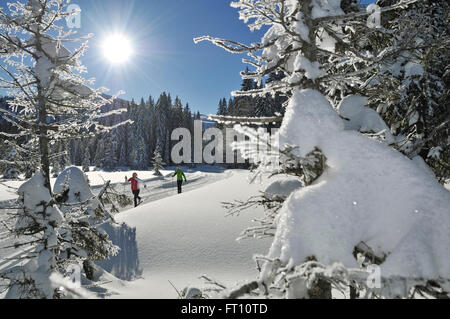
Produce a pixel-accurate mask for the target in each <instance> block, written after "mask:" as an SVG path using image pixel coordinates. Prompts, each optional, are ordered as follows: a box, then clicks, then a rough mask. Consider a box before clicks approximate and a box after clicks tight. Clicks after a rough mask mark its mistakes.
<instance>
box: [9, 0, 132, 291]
mask: <svg viewBox="0 0 450 319" xmlns="http://www.w3.org/2000/svg"><path fill="white" fill-rule="evenodd" d="M68 3H69V1H66V0H51V1H47V0H28V1H26V3H23V2H21V1H15V2H11V3H8V4H7V5H6V7H5V8H2V9H0V58H1V60H2V61H1V63H0V69H1V72H0V76H1V77H0V85H1V87H2V88H5V89H7V90H8V91H9V93H8V94H9V95H10V96H12V97H13V99H12V100H11V101H9V107H10V108H11V110H6V109H1V110H0V112H1V113H2V114H3V115H5V116H8V117H9V118H10V119H12V122H13V123H14V125H16V126H17V128H18V132H19V133H17V134H13V135H6V136H5V135H4V136H5V137H6V138H8V139H10V143H11V144H14V140H15V138H17V137H26V138H27V141H28V145H31V146H30V148H28V150H29V151H30V152H31V153H30V154H31V155H33V156H34V157H35V158H36V159H35V160H36V162H39V171H38V172H37V173H36V174H35V175H34V176H33V177H32V178H31V179H30V180H29V181H28V182H26V183H25V184H24V185H22V187H21V188H20V189H19V194H20V204H21V208H20V209H19V210H18V211H17V215H16V216H15V217H16V218H17V224H16V228H15V229H12V232H13V233H14V235H16V236H18V237H19V238H21V239H22V243H20V244H18V245H17V247H22V246H25V245H29V246H31V249H30V250H27V253H26V254H25V255H23V256H21V259H22V260H27V262H26V263H25V264H24V265H23V266H17V267H15V268H13V269H9V270H6V271H3V272H2V274H1V276H2V277H3V278H6V279H8V280H9V281H10V289H9V291H8V296H9V297H12V298H64V297H69V296H85V294H84V292H83V290H82V289H77V287H74V286H73V283H72V282H71V281H70V280H69V279H67V278H66V279H64V278H63V277H62V275H64V269H65V266H66V265H67V263H73V264H75V265H79V266H81V265H80V263H81V264H82V263H83V261H85V260H88V259H89V258H90V257H89V255H90V254H89V253H87V250H86V249H81V247H79V245H78V244H79V242H77V239H76V236H75V234H77V233H78V234H80V231H81V229H84V230H85V231H86V234H92V235H93V237H95V236H97V235H98V238H103V239H104V236H103V234H102V233H101V232H99V231H98V230H97V229H95V228H94V227H91V226H89V225H88V224H86V223H84V222H83V221H82V220H81V219H77V218H75V217H74V216H76V214H75V215H74V214H71V215H70V216H65V214H64V209H63V210H61V209H60V207H61V205H59V204H58V203H59V202H60V201H59V197H60V196H64V194H56V195H55V194H54V193H53V192H52V187H51V185H50V162H51V161H52V160H54V159H53V158H52V156H51V155H50V154H49V153H50V152H49V149H50V146H51V145H54V144H55V143H57V142H62V141H67V140H68V139H72V138H81V137H89V136H94V134H95V133H96V132H97V133H98V132H100V133H102V132H108V131H109V130H111V129H112V128H111V127H105V126H103V125H100V124H99V122H98V120H99V118H102V117H107V116H109V115H111V114H120V113H122V112H124V111H126V110H115V111H113V112H109V113H102V112H101V107H102V106H103V105H105V104H107V103H111V102H112V100H113V99H114V97H113V98H111V99H105V98H104V96H103V94H102V93H104V92H105V90H104V89H98V90H96V89H92V88H91V87H90V86H91V85H92V84H93V82H94V81H93V79H90V80H86V79H84V78H83V76H82V73H84V72H85V67H84V66H83V65H82V63H81V62H80V60H79V58H80V57H81V56H82V55H83V54H84V52H85V50H86V47H87V41H85V42H83V43H82V44H81V46H80V47H79V48H78V49H76V50H75V51H74V52H71V51H70V50H68V49H67V48H66V47H65V46H64V45H63V44H64V43H68V42H71V43H73V42H78V41H84V40H86V39H87V38H89V36H88V37H80V38H75V37H74V34H75V32H74V31H73V30H69V31H65V23H64V22H65V21H64V19H65V18H68V17H70V16H71V15H73V14H76V12H74V11H71V12H68V10H67V8H68ZM17 110H20V111H21V112H20V113H17V112H15V111H17ZM122 124H124V123H120V124H118V125H122ZM19 147H20V146H19ZM21 149H23V148H21ZM63 155H64V154H63ZM57 195H58V196H57ZM78 213H79V216H83V215H84V213H85V212H84V211H83V210H80V211H79V212H78ZM80 218H81V217H80ZM70 234H72V235H70ZM94 234H95V236H94ZM30 236H32V237H30ZM30 238H31V239H30ZM103 243H104V244H105V245H106V246H104V248H105V249H102V250H100V251H101V252H105V254H102V256H103V257H106V256H107V255H108V254H109V252H111V251H112V250H113V249H110V248H111V247H110V243H109V242H108V241H107V240H106V241H104V242H103ZM108 247H109V248H108ZM97 257H98V256H97ZM61 287H64V288H65V289H59V288H61Z"/></svg>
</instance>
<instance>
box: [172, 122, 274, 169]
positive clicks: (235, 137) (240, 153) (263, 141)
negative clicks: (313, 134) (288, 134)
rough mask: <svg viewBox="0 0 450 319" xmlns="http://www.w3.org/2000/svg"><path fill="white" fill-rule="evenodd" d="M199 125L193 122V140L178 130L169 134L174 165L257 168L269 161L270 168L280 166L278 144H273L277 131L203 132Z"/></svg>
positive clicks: (189, 135) (182, 129) (180, 129)
mask: <svg viewBox="0 0 450 319" xmlns="http://www.w3.org/2000/svg"><path fill="white" fill-rule="evenodd" d="M202 125H203V124H202V121H200V120H196V121H195V122H194V136H193V137H192V135H191V132H190V131H189V130H188V129H186V128H177V129H175V130H174V131H173V132H172V135H171V139H172V141H177V142H178V143H177V144H176V145H175V146H174V147H173V148H172V152H171V159H172V162H173V163H175V164H181V163H185V164H190V163H195V164H202V163H206V164H214V163H216V164H223V163H226V164H243V163H245V162H246V160H248V161H249V163H251V164H258V163H259V162H260V161H261V160H263V159H265V160H267V158H269V157H270V158H271V163H272V164H273V166H277V165H278V164H279V152H278V151H277V150H278V149H277V148H276V145H278V143H277V141H276V140H275V139H276V138H277V137H278V134H276V133H277V129H272V130H271V131H270V132H268V131H267V130H266V129H263V128H259V129H258V130H252V129H249V128H242V130H235V129H232V128H227V129H225V130H220V129H218V128H209V129H207V130H205V131H203V127H202ZM244 131H249V132H250V131H252V132H253V134H248V135H247V134H245V133H243V132H244ZM224 133H225V136H224ZM192 147H193V149H192Z"/></svg>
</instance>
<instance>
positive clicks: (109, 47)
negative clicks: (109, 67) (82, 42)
mask: <svg viewBox="0 0 450 319" xmlns="http://www.w3.org/2000/svg"><path fill="white" fill-rule="evenodd" d="M103 54H104V56H105V57H106V58H107V59H108V61H109V62H111V63H114V64H119V63H124V62H126V61H128V60H129V58H130V57H131V55H132V54H133V48H132V46H131V43H130V40H129V39H128V38H127V37H126V36H124V35H123V34H113V35H110V36H108V37H107V38H106V39H105V41H104V42H103Z"/></svg>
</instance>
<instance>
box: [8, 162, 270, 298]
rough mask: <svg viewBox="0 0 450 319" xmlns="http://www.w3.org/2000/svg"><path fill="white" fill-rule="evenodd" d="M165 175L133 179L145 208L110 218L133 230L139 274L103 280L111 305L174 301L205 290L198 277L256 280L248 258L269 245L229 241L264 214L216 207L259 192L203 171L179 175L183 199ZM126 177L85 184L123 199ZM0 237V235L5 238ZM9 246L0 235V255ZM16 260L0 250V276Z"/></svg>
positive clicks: (236, 174) (231, 176)
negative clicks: (189, 290) (114, 301)
mask: <svg viewBox="0 0 450 319" xmlns="http://www.w3.org/2000/svg"><path fill="white" fill-rule="evenodd" d="M172 172H173V171H172V170H165V171H163V172H162V173H163V175H164V177H155V176H154V175H153V173H152V172H149V171H142V172H139V171H138V172H137V173H138V175H139V177H140V178H141V179H143V180H144V183H145V184H146V185H147V188H146V189H143V191H142V194H141V196H142V197H143V199H144V203H143V204H141V205H140V206H139V207H137V208H136V209H135V208H133V207H128V208H126V209H125V210H124V211H123V212H122V213H120V214H117V215H116V216H115V218H116V220H117V221H118V222H125V223H127V224H128V225H129V226H131V227H136V228H137V241H138V249H139V259H140V266H141V268H142V269H143V274H142V278H140V279H138V280H136V281H133V282H124V281H120V280H116V279H114V278H113V277H111V278H109V279H112V282H111V283H109V284H107V285H106V287H107V288H108V289H109V290H110V291H111V293H112V295H111V298H177V297H178V294H177V291H176V290H175V289H174V288H173V287H172V285H171V283H172V284H173V285H174V286H175V287H177V289H178V290H182V289H183V288H185V287H186V286H189V285H194V286H204V282H203V281H202V280H200V279H199V277H200V276H201V275H207V276H209V277H211V278H214V279H216V280H217V281H219V282H221V283H224V284H226V285H232V284H234V283H235V282H236V281H239V280H244V279H247V280H248V279H251V278H255V276H256V275H257V271H256V268H255V263H254V262H253V259H252V257H253V254H255V253H258V254H265V253H266V252H267V251H268V248H269V245H270V240H264V241H261V240H245V241H240V242H238V241H236V238H237V237H238V236H239V234H240V233H241V231H242V230H244V228H246V227H247V226H249V225H251V220H252V219H253V218H255V217H261V216H262V214H263V211H262V209H256V210H253V211H250V212H245V213H243V214H242V215H241V216H238V217H236V216H234V217H231V216H230V217H227V216H226V213H227V212H226V210H224V208H223V207H222V205H221V203H222V202H225V201H233V200H236V199H242V200H244V199H247V198H248V197H250V196H253V195H257V194H258V191H259V190H261V189H263V188H264V185H259V184H255V185H248V183H247V175H248V171H244V170H226V171H224V170H222V169H220V168H215V167H209V166H204V167H200V168H198V169H192V170H189V169H186V170H185V172H186V176H187V179H188V183H187V184H185V185H184V187H183V191H184V193H183V194H181V195H178V194H176V193H177V192H176V185H175V183H174V182H173V179H172V175H171V174H172ZM132 173H133V172H132V171H123V172H100V171H99V172H89V173H88V178H89V181H90V183H91V185H92V188H93V190H94V192H96V191H98V190H100V188H101V185H103V182H104V181H106V180H111V182H112V183H113V184H114V186H115V187H116V189H117V190H118V191H121V192H129V188H130V186H129V185H128V184H125V183H124V182H123V181H124V176H125V175H127V176H128V177H130V176H131V175H132ZM15 183H17V184H18V185H17V186H20V184H21V183H23V182H8V183H6V184H7V185H8V186H9V187H17V186H16V185H15ZM2 187H3V188H2V189H0V194H2V195H1V196H2V199H3V200H5V199H7V200H11V199H13V198H14V197H13V194H14V193H12V192H9V191H8V188H7V187H6V186H5V185H2ZM5 216H6V215H5V211H2V212H1V211H0V219H2V218H3V219H5ZM0 233H4V235H6V234H7V233H6V231H5V230H3V231H0ZM2 238H3V239H2ZM12 243H13V239H12V238H8V237H1V234H0V247H5V246H9V245H11V244H12ZM16 253H17V252H15V251H14V249H11V248H10V249H0V268H3V267H5V266H6V265H9V264H10V262H9V258H10V257H11V254H16ZM169 281H170V282H171V283H170V282H169Z"/></svg>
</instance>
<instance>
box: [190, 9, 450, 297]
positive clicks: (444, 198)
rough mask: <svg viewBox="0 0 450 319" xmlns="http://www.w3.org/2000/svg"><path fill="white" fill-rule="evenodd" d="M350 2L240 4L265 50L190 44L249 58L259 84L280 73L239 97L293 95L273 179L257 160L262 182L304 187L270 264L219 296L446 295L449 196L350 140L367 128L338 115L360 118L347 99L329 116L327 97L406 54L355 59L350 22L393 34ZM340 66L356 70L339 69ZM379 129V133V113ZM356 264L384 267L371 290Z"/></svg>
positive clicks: (376, 147)
mask: <svg viewBox="0 0 450 319" xmlns="http://www.w3.org/2000/svg"><path fill="white" fill-rule="evenodd" d="M350 2H352V1H342V2H341V1H339V0H336V1H325V0H301V1H300V0H240V1H236V2H232V3H231V5H232V7H234V8H238V9H239V10H240V11H239V12H240V19H242V20H244V21H245V22H246V23H249V25H250V29H251V30H257V29H261V28H263V27H268V30H267V32H266V33H265V35H264V37H263V38H262V40H261V42H259V43H256V44H252V45H245V44H240V43H238V42H235V41H229V40H225V39H218V38H213V37H210V36H203V37H200V38H197V39H195V40H194V41H195V42H199V41H204V40H207V41H210V42H212V43H214V44H216V45H218V46H220V47H222V48H224V49H225V50H227V51H229V52H232V53H247V54H248V55H249V56H250V58H251V59H252V60H251V61H249V60H245V62H248V63H250V64H251V65H252V66H254V67H255V68H256V71H255V72H250V73H244V72H242V75H243V76H245V77H251V78H254V79H256V80H258V81H261V80H262V79H263V78H264V77H265V76H267V75H268V74H270V73H271V72H274V71H277V70H278V71H282V72H283V73H284V74H285V75H286V76H285V77H284V78H282V79H280V80H278V81H274V82H271V83H270V84H269V85H266V87H264V88H260V89H254V90H251V91H246V92H233V94H234V95H235V96H241V95H264V94H266V93H276V92H282V93H283V94H287V95H289V96H290V100H289V104H288V106H287V109H286V115H285V117H284V119H283V123H282V126H281V129H280V132H279V144H278V145H275V146H278V147H279V149H280V153H281V155H280V159H281V165H280V169H279V170H277V171H275V172H274V171H273V168H271V167H265V165H264V164H265V161H264V160H262V161H261V159H258V160H259V161H260V162H261V167H260V172H261V173H270V174H277V173H280V172H281V173H288V174H289V175H293V176H297V177H298V178H299V179H300V181H301V182H302V183H303V185H304V187H300V188H297V189H295V190H292V192H291V193H290V195H289V196H287V199H286V200H285V201H284V202H283V203H282V207H281V208H280V209H279V212H278V214H277V216H276V217H275V218H271V219H268V223H272V225H273V228H274V229H275V234H274V240H273V243H272V247H271V249H270V251H269V253H268V255H267V256H262V257H260V258H257V262H258V263H262V265H261V267H258V268H259V269H260V270H261V271H260V274H259V278H258V279H257V280H255V281H250V282H249V283H248V284H245V285H243V286H238V287H236V288H233V289H226V290H224V291H223V292H222V293H223V294H222V296H224V297H233V298H236V297H240V296H246V295H248V294H251V295H264V296H272V297H288V298H330V297H332V293H335V292H336V291H342V292H343V293H344V295H345V296H348V295H349V292H348V291H349V286H351V287H352V289H351V291H352V293H351V296H352V297H356V296H358V295H359V296H360V297H388V298H389V297H416V296H417V295H418V294H424V295H425V296H435V297H439V296H446V295H447V294H448V291H449V288H450V286H449V279H450V264H449V263H448V256H449V254H450V247H449V245H448V243H449V242H450V216H449V214H448V207H450V193H449V192H448V191H447V190H445V189H444V188H443V187H442V185H440V184H439V183H438V182H437V181H436V179H435V178H434V177H433V176H432V175H431V174H429V172H427V171H426V170H425V169H423V167H420V166H418V165H417V164H416V163H415V162H413V161H411V160H410V159H408V158H407V157H405V156H404V155H402V154H401V153H400V152H398V151H396V150H393V149H392V148H390V147H389V146H387V145H386V144H385V143H381V142H380V141H379V140H378V139H373V138H369V137H367V136H365V135H363V134H361V133H360V132H357V131H355V130H359V129H360V128H361V125H354V126H353V125H346V124H348V123H345V122H347V120H346V119H343V118H342V117H341V116H340V115H339V113H338V110H337V109H336V108H337V106H338V104H340V103H344V104H347V106H345V107H343V109H348V110H350V111H351V110H354V109H355V108H357V110H358V112H363V113H365V110H366V109H367V108H366V107H365V106H364V105H360V104H358V103H356V102H355V101H353V102H352V101H349V100H348V99H350V100H351V99H352V98H353V97H352V96H349V95H348V94H345V93H344V94H343V95H342V96H341V97H340V98H339V99H338V100H337V101H334V102H335V105H334V106H333V105H332V104H331V103H330V101H329V100H328V99H327V98H326V97H325V96H324V94H325V93H326V92H327V91H328V90H329V89H331V88H338V87H342V84H346V85H348V86H357V85H358V76H359V75H360V74H368V73H371V72H373V71H374V70H379V69H380V67H381V66H382V65H383V62H384V61H386V59H389V58H391V57H393V56H394V57H395V56H396V55H397V54H400V52H401V49H400V48H397V47H395V46H390V47H389V48H387V49H384V50H381V51H374V52H371V51H368V50H366V51H363V50H359V48H358V47H357V46H355V43H354V42H352V41H351V38H352V36H353V33H352V31H353V30H354V29H352V28H351V25H352V24H358V25H359V26H360V29H359V32H368V33H373V34H378V33H384V32H389V31H387V30H385V29H383V28H370V27H369V26H367V23H366V22H367V20H368V17H369V15H370V14H371V13H372V12H367V11H366V10H365V8H360V7H359V6H358V5H356V6H355V3H350ZM412 3H416V5H417V6H420V3H422V2H417V1H402V2H399V3H397V4H392V5H391V6H387V7H383V8H381V14H382V15H383V14H386V13H387V12H391V11H393V10H400V9H401V10H404V12H406V13H407V12H408V10H409V9H410V5H411V4H412ZM341 5H342V7H343V8H345V10H346V11H347V13H346V12H344V10H343V9H342V8H341ZM339 63H342V64H346V65H347V66H352V67H351V68H349V67H346V68H339V69H337V68H336V67H335V66H336V64H339ZM344 98H347V101H345V100H344ZM355 98H356V100H358V97H355ZM362 98H363V97H362ZM341 107H342V105H341ZM370 111H371V110H370ZM376 115H377V114H376ZM365 118H366V117H365V116H363V117H362V119H365ZM376 120H377V121H375V123H380V122H379V121H378V120H380V118H379V116H378V115H377V118H376ZM249 122H251V120H250V121H249ZM370 123H373V121H370ZM383 124H384V122H383ZM384 125H385V124H384ZM254 134H255V135H256V134H257V132H254ZM252 154H254V152H247V155H248V156H252ZM269 162H270V161H269ZM361 256H362V257H364V258H370V260H371V263H372V264H378V266H377V267H379V268H377V269H379V270H380V272H379V274H380V278H379V285H378V284H373V283H374V282H372V281H371V280H369V279H373V278H372V277H371V275H372V273H371V272H370V271H369V270H370V269H373V266H370V267H366V266H367V264H366V263H363V264H362V265H361V266H360V265H359V264H360V263H359V262H358V260H357V257H361ZM364 258H363V259H364ZM371 267H372V268H371ZM375 283H376V281H375Z"/></svg>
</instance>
